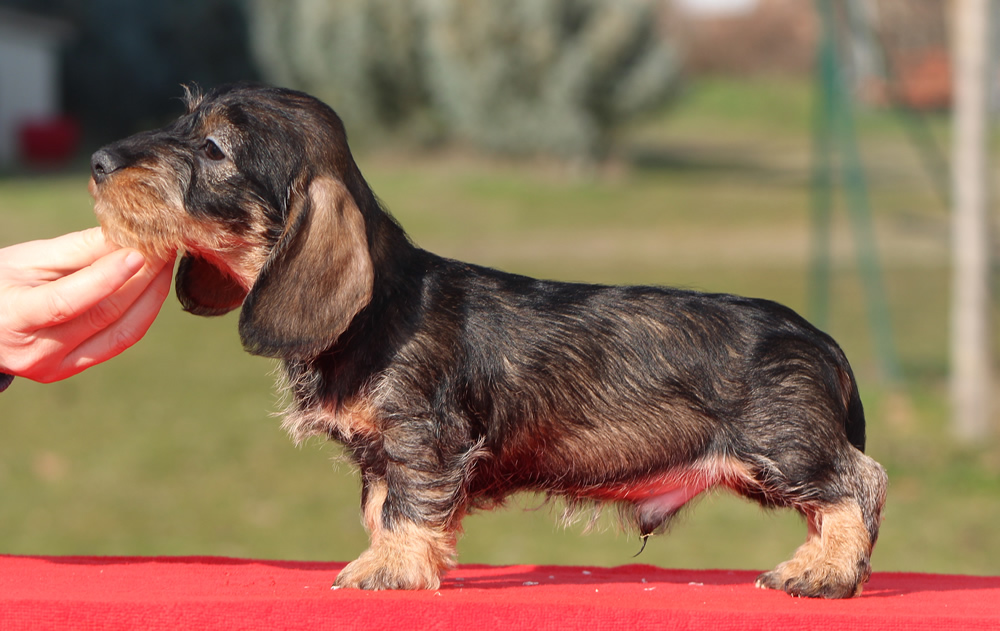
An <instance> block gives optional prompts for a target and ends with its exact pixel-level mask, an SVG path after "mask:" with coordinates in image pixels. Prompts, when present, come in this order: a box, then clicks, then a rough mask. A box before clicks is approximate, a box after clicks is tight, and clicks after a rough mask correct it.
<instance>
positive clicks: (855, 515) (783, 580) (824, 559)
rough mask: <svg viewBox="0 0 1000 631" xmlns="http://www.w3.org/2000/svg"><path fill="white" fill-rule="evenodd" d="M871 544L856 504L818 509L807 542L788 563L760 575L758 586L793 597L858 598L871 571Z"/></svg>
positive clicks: (810, 523) (813, 517)
mask: <svg viewBox="0 0 1000 631" xmlns="http://www.w3.org/2000/svg"><path fill="white" fill-rule="evenodd" d="M872 545H873V543H872V542H871V541H870V537H869V535H868V529H867V528H866V527H865V523H864V520H863V519H862V516H861V509H860V507H859V506H858V504H857V503H856V502H854V501H853V500H845V501H843V502H840V503H838V504H835V505H833V506H829V507H825V508H822V509H819V510H817V511H816V513H815V514H814V515H813V516H812V517H810V518H809V535H808V537H807V539H806V542H805V543H804V544H802V545H801V546H800V547H799V549H798V550H796V552H795V555H794V556H793V557H792V558H791V559H790V560H788V561H786V562H784V563H782V564H780V565H778V567H776V568H775V569H774V570H773V571H771V572H767V573H765V574H762V575H761V576H760V577H759V578H758V579H757V586H758V587H765V588H770V589H782V590H784V591H786V592H788V593H789V594H792V595H795V596H812V597H825V598H849V597H851V596H857V595H858V594H860V593H861V588H862V585H863V584H864V583H865V581H867V580H868V576H869V574H870V572H871V570H870V568H869V565H868V561H869V558H870V556H871V551H872Z"/></svg>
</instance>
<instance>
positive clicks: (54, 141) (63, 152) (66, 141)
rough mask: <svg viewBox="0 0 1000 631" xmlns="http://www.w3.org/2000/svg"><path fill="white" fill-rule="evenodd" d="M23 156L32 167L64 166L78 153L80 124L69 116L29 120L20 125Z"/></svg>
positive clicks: (19, 135)
mask: <svg viewBox="0 0 1000 631" xmlns="http://www.w3.org/2000/svg"><path fill="white" fill-rule="evenodd" d="M17 137H18V145H19V148H20V153H21V159H22V160H23V161H24V163H25V164H27V165H29V166H61V165H64V164H66V163H67V162H69V161H70V160H71V159H72V158H73V156H75V155H76V151H77V148H78V147H79V146H80V124H79V123H77V122H76V119H73V118H71V117H69V116H55V117H52V118H40V119H30V120H26V121H24V122H23V123H21V125H20V126H19V127H18V134H17Z"/></svg>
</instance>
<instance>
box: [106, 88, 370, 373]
mask: <svg viewBox="0 0 1000 631" xmlns="http://www.w3.org/2000/svg"><path fill="white" fill-rule="evenodd" d="M185 100H186V103H187V108H188V112H187V114H185V115H184V116H181V117H180V118H179V119H178V120H176V121H174V122H173V123H171V124H170V125H168V126H166V127H164V128H162V129H159V130H155V131H148V132H143V133H139V134H136V135H134V136H130V137H128V138H125V139H124V140H121V141H118V142H115V143H112V144H110V145H108V146H106V147H103V148H102V149H100V150H98V151H97V152H96V153H94V155H93V157H92V158H91V172H92V178H91V181H90V191H91V194H92V195H93V196H94V199H95V200H96V204H95V212H96V214H97V217H98V219H99V221H100V223H101V226H102V227H103V229H104V232H105V234H106V236H107V237H108V238H109V239H110V240H112V241H114V242H116V243H118V244H120V245H124V246H131V247H135V248H137V249H139V250H141V251H143V252H146V253H147V254H150V255H152V256H160V257H164V256H167V255H169V254H170V253H172V252H175V251H178V250H181V251H183V252H184V254H183V256H182V257H181V261H180V264H179V266H178V269H177V278H176V291H177V296H178V298H179V299H180V302H181V304H182V305H183V307H184V309H185V310H187V311H190V312H191V313H194V314H197V315H219V314H223V313H226V312H228V311H231V310H233V309H235V308H237V307H240V306H242V311H241V313H240V336H241V338H242V340H243V344H244V346H245V347H246V348H247V350H248V351H250V352H252V353H256V354H259V355H267V356H272V357H283V358H299V359H302V358H308V357H311V356H314V355H316V354H317V353H319V352H321V351H323V350H324V349H326V348H329V347H330V345H332V344H333V342H334V341H335V340H336V339H337V338H338V337H339V336H340V334H341V333H343V332H344V330H346V328H347V327H348V325H349V324H350V322H351V321H352V319H353V318H354V317H355V316H356V315H357V314H358V312H360V311H361V309H363V308H364V307H365V305H366V304H368V302H369V300H370V298H371V293H372V284H373V276H374V273H373V265H372V260H371V255H370V252H369V237H368V231H367V221H366V217H365V214H366V212H367V211H366V209H367V208H369V207H370V206H371V205H372V204H375V203H376V202H374V197H373V196H372V194H371V192H370V190H369V189H368V187H367V185H366V184H365V183H364V180H363V179H362V177H361V174H360V172H359V170H358V168H357V166H356V165H355V163H354V159H353V158H352V157H351V153H350V149H349V148H348V145H347V136H346V133H345V132H344V126H343V124H342V123H341V121H340V119H339V118H338V117H337V115H336V114H335V113H334V112H333V110H331V109H330V108H329V107H327V106H326V105H325V104H323V103H321V102H320V101H318V100H316V99H314V98H312V97H310V96H308V95H306V94H302V93H300V92H294V91H291V90H283V89H278V88H270V87H263V86H252V85H235V86H226V87H222V88H219V89H216V90H214V91H212V92H210V93H208V94H206V95H204V96H202V95H201V94H198V93H196V92H191V91H189V92H188V93H187V97H186V99H185Z"/></svg>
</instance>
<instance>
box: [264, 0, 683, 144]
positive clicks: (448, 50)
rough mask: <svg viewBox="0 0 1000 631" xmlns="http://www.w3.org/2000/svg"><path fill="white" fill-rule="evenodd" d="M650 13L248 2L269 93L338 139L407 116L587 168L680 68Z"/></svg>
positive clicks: (456, 136)
mask: <svg viewBox="0 0 1000 631" xmlns="http://www.w3.org/2000/svg"><path fill="white" fill-rule="evenodd" d="M659 7H660V3H659V2H657V1H656V0H505V1H504V2H495V1H491V0H413V1H412V2H397V1H394V0H341V1H339V2H331V1H330V0H253V2H252V10H251V15H250V19H251V42H252V46H253V48H254V51H255V53H256V56H257V59H258V62H259V65H260V67H261V69H262V71H263V73H264V75H265V77H267V78H268V79H269V80H271V81H273V82H275V83H280V84H284V85H289V86H292V87H298V88H301V89H304V90H306V91H309V92H312V93H314V94H316V95H318V96H320V97H321V98H323V99H324V100H327V101H328V102H329V103H330V104H331V105H332V106H333V107H334V108H335V109H337V110H338V112H340V113H341V115H342V116H343V117H344V119H345V120H346V122H347V124H348V127H350V128H352V129H355V128H360V127H364V126H370V125H377V126H396V125H400V124H403V123H406V122H407V121H409V120H410V119H412V118H413V117H415V116H424V118H425V120H426V119H430V120H433V121H435V122H436V124H437V126H438V127H439V129H440V131H442V132H443V133H444V134H445V135H446V136H447V137H448V138H450V139H453V140H458V141H464V142H469V143H472V144H474V145H477V146H479V147H483V148H487V149H490V150H495V151H502V152H511V153H547V154H555V155H559V156H563V157H569V158H585V159H590V158H596V157H599V156H601V155H602V154H603V153H604V152H605V151H606V150H607V148H608V145H609V142H610V139H611V134H612V132H613V130H614V129H615V128H616V127H617V126H618V125H620V124H621V123H622V122H623V121H625V120H626V119H628V118H629V117H631V116H633V115H635V114H638V113H640V112H642V111H644V110H648V109H651V108H653V107H656V106H659V105H661V104H663V103H664V102H665V101H666V100H667V99H668V97H669V96H670V95H671V93H672V89H673V88H674V87H675V86H676V84H677V81H678V78H679V60H678V56H677V54H676V51H675V50H674V48H673V47H672V46H671V45H670V43H669V41H668V39H667V38H666V37H665V36H664V34H663V33H662V32H661V29H660V28H659V26H660V22H661V21H660V20H659V19H658V18H659Z"/></svg>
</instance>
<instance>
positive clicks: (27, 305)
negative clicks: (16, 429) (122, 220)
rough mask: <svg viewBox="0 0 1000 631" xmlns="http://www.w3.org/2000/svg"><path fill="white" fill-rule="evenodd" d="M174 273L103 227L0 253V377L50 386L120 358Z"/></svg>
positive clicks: (143, 330) (147, 321)
mask: <svg viewBox="0 0 1000 631" xmlns="http://www.w3.org/2000/svg"><path fill="white" fill-rule="evenodd" d="M172 271H173V260H172V258H171V260H166V261H153V260H150V261H147V260H146V259H145V257H144V256H143V255H142V254H140V253H139V252H138V251H136V250H132V249H118V248H117V247H116V246H114V245H112V244H110V243H108V242H107V241H105V240H104V236H103V234H102V233H101V229H100V228H91V229H89V230H83V231H81V232H74V233H71V234H67V235H64V236H61V237H56V238H55V239H46V240H40V241H30V242H27V243H20V244H17V245H12V246H10V247H6V248H2V249H0V373H8V374H12V375H18V376H22V377H26V378H28V379H32V380H34V381H40V382H43V383H49V382H52V381H57V380H59V379H65V378H66V377H70V376H72V375H75V374H77V373H78V372H80V371H82V370H85V369H87V368H89V367H91V366H93V365H94V364H99V363H101V362H103V361H105V360H107V359H110V358H112V357H114V356H115V355H118V354H119V353H121V352H122V351H124V350H125V349H126V348H128V347H130V346H132V345H133V344H135V343H136V342H137V341H139V339H140V338H142V336H143V335H145V333H146V331H147V330H148V329H149V327H150V325H151V324H152V323H153V320H154V319H155V318H156V315H157V313H159V311H160V306H161V305H162V304H163V301H164V299H166V297H167V293H168V292H169V291H170V277H171V272H172Z"/></svg>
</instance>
